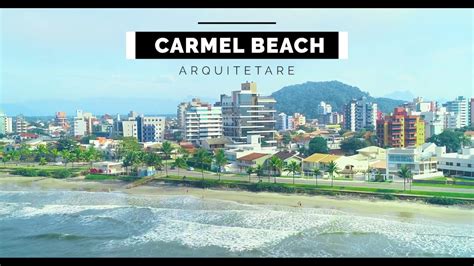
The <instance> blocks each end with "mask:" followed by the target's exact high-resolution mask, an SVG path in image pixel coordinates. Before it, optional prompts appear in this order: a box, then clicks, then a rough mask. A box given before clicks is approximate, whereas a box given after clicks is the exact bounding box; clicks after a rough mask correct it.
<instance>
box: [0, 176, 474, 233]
mask: <svg viewBox="0 0 474 266" xmlns="http://www.w3.org/2000/svg"><path fill="white" fill-rule="evenodd" d="M127 184H128V183H126V182H122V181H116V180H111V181H88V180H83V179H81V178H74V179H65V180H61V179H54V178H45V177H22V176H13V175H8V174H3V173H2V174H0V191H1V190H31V189H39V190H80V191H91V192H123V193H128V194H133V195H143V196H149V197H160V196H171V195H190V196H195V197H198V198H203V199H208V200H223V201H234V202H239V203H243V204H265V205H281V206H290V207H295V208H301V207H299V206H298V202H301V205H302V208H326V209H336V210H340V211H344V212H349V213H354V214H358V215H368V216H372V217H377V216H378V217H380V216H392V217H394V218H396V219H402V220H407V221H409V220H410V219H431V220H436V221H440V222H447V223H460V224H468V225H474V208H473V207H472V206H438V205H431V204H427V203H423V202H420V201H416V202H410V201H400V200H393V201H389V200H381V199H366V198H358V197H351V196H337V197H331V196H312V195H295V194H279V193H270V192H258V193H255V192H248V191H236V190H213V189H200V188H192V187H180V186H168V185H162V184H159V183H157V182H155V183H151V184H149V185H145V186H139V187H135V188H131V189H126V188H125V186H126V185H127Z"/></svg>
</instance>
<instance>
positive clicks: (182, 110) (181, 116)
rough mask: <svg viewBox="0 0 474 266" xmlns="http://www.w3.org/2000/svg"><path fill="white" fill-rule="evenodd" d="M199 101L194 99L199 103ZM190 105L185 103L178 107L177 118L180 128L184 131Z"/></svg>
mask: <svg viewBox="0 0 474 266" xmlns="http://www.w3.org/2000/svg"><path fill="white" fill-rule="evenodd" d="M197 100H198V99H193V102H194V101H197ZM188 106H189V103H186V102H183V103H180V104H179V105H178V111H177V113H176V117H177V118H178V127H179V128H180V129H182V130H184V128H185V127H186V109H187V108H188Z"/></svg>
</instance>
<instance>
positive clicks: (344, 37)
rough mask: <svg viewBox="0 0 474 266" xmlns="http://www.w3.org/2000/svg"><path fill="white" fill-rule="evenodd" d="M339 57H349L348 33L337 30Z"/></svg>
mask: <svg viewBox="0 0 474 266" xmlns="http://www.w3.org/2000/svg"><path fill="white" fill-rule="evenodd" d="M339 59H349V33H348V32H347V31H340V32H339Z"/></svg>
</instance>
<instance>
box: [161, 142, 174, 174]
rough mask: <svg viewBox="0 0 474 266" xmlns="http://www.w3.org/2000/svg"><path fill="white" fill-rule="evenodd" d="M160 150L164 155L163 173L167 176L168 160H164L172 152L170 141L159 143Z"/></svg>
mask: <svg viewBox="0 0 474 266" xmlns="http://www.w3.org/2000/svg"><path fill="white" fill-rule="evenodd" d="M160 150H161V152H162V153H163V154H164V155H165V173H166V176H168V162H167V161H166V159H167V158H168V156H170V154H171V153H172V152H173V147H172V146H171V142H169V141H165V142H163V144H161V149H160Z"/></svg>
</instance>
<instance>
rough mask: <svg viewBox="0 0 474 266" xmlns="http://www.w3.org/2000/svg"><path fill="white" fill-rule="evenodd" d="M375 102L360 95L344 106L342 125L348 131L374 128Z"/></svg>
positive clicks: (375, 116)
mask: <svg viewBox="0 0 474 266" xmlns="http://www.w3.org/2000/svg"><path fill="white" fill-rule="evenodd" d="M376 121H377V104H376V103H372V102H370V101H369V100H367V98H366V97H362V98H360V99H359V100H355V99H353V100H352V101H351V102H350V103H348V104H346V105H345V106H344V126H345V128H346V129H348V130H350V131H359V130H361V129H367V128H369V129H370V128H373V129H376Z"/></svg>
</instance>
